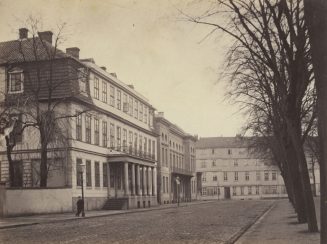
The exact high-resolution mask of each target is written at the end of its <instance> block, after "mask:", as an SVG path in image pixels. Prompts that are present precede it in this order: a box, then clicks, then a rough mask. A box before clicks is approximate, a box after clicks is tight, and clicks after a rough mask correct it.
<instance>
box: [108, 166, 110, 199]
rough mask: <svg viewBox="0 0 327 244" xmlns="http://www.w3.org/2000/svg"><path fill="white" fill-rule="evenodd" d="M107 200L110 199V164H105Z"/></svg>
mask: <svg viewBox="0 0 327 244" xmlns="http://www.w3.org/2000/svg"><path fill="white" fill-rule="evenodd" d="M107 181H108V189H107V191H108V198H109V197H110V163H107Z"/></svg>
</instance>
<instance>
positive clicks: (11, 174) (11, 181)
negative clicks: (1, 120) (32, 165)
mask: <svg viewBox="0 0 327 244" xmlns="http://www.w3.org/2000/svg"><path fill="white" fill-rule="evenodd" d="M5 139H6V147H7V159H8V164H9V167H8V168H9V184H10V186H11V187H12V186H14V182H15V180H14V179H15V172H14V164H13V161H12V157H11V153H12V150H13V148H14V146H13V145H10V138H9V136H6V137H5Z"/></svg>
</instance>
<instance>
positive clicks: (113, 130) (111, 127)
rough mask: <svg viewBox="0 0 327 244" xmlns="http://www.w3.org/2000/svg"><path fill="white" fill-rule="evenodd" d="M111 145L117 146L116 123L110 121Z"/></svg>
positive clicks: (112, 146)
mask: <svg viewBox="0 0 327 244" xmlns="http://www.w3.org/2000/svg"><path fill="white" fill-rule="evenodd" d="M110 147H111V148H114V147H115V125H114V124H112V123H110Z"/></svg>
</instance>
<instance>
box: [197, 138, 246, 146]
mask: <svg viewBox="0 0 327 244" xmlns="http://www.w3.org/2000/svg"><path fill="white" fill-rule="evenodd" d="M249 142H250V138H247V137H203V138H200V139H199V140H198V141H197V142H196V145H195V147H196V148H199V149H204V148H241V147H243V148H244V147H248V146H249Z"/></svg>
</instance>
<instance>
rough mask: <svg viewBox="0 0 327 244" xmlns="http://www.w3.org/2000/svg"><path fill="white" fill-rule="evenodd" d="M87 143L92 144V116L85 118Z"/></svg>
mask: <svg viewBox="0 0 327 244" xmlns="http://www.w3.org/2000/svg"><path fill="white" fill-rule="evenodd" d="M85 141H86V142H87V143H91V116H90V115H86V116H85Z"/></svg>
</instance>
